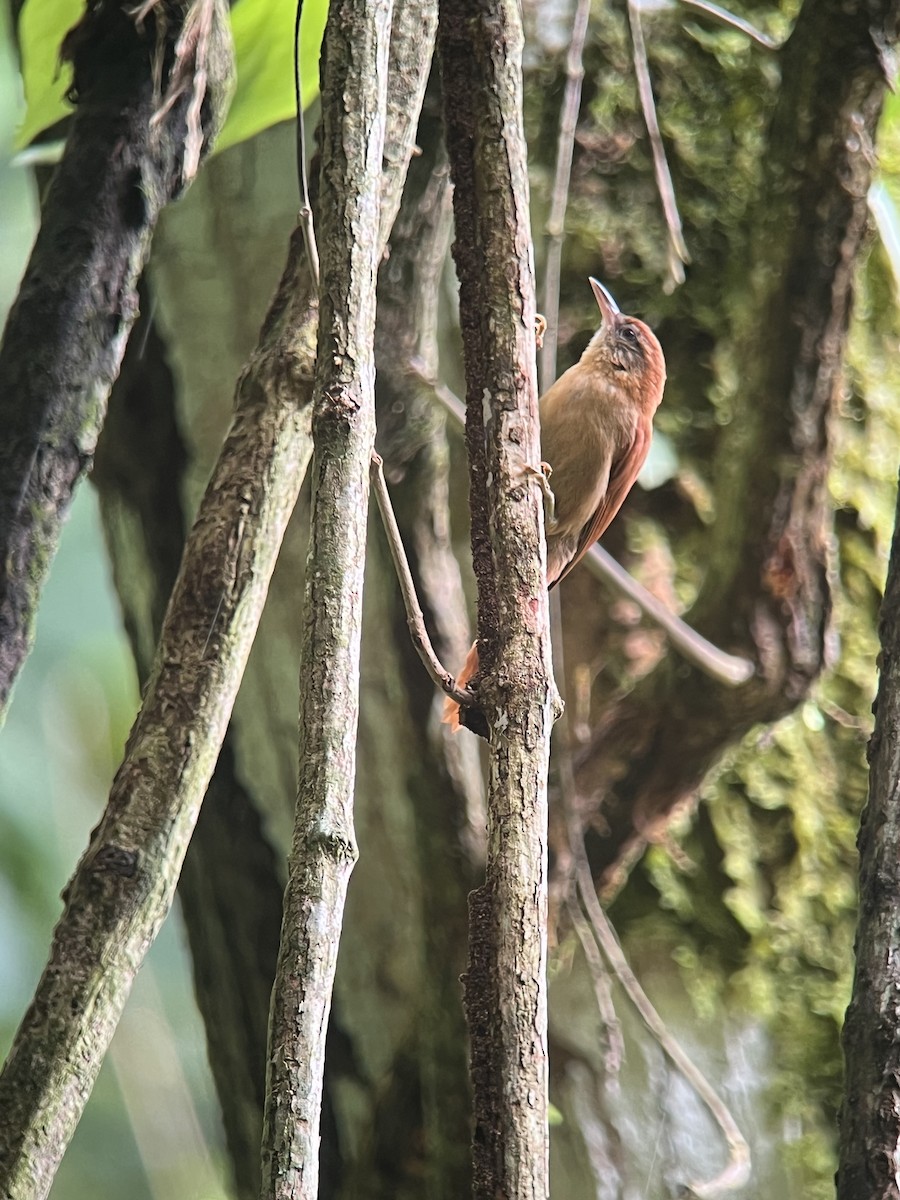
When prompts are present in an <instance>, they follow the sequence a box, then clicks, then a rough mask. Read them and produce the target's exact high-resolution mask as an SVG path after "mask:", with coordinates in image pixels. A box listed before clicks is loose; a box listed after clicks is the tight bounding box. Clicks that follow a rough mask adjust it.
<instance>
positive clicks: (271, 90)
mask: <svg viewBox="0 0 900 1200" xmlns="http://www.w3.org/2000/svg"><path fill="white" fill-rule="evenodd" d="M83 11H84V4H83V0H26V3H25V5H24V7H23V9H22V12H21V15H20V17H19V43H20V46H21V53H22V77H23V82H24V88H25V102H26V106H27V107H26V112H25V120H24V122H23V124H22V127H21V128H20V130H19V132H18V136H17V138H16V144H17V146H18V148H19V149H21V148H22V147H23V146H27V145H29V144H30V143H31V142H32V141H33V140H34V138H35V137H37V135H38V134H39V133H42V132H43V131H44V130H45V129H49V128H50V126H51V125H54V124H56V122H57V121H60V120H62V118H63V117H65V116H67V115H68V113H70V112H71V111H72V110H71V105H69V104H68V103H67V102H66V100H65V98H64V97H65V93H66V90H67V88H68V87H69V85H70V83H71V79H72V69H71V67H70V66H69V65H66V66H65V67H61V66H60V63H59V47H60V45H61V43H62V40H63V38H64V37H65V35H66V33H67V32H68V31H69V30H70V29H71V28H72V26H73V25H75V24H76V22H77V21H78V20H79V19H80V17H81V14H82V13H83ZM296 11H297V7H296V0H238V3H237V4H235V5H234V7H233V8H232V10H231V28H232V32H233V34H234V43H235V55H236V58H237V90H236V92H235V96H234V100H233V101H232V104H231V111H230V112H229V114H228V119H227V121H226V122H225V127H224V129H223V130H222V133H221V134H220V136H219V140H218V143H217V145H216V149H217V150H224V149H225V148H226V147H227V146H234V145H236V144H237V143H238V142H242V141H245V140H246V139H247V138H250V137H253V135H254V134H256V133H259V132H260V131H261V130H263V129H267V128H268V127H269V126H270V125H275V124H277V123H278V122H279V121H287V120H290V119H291V118H292V117H293V116H294V20H295V17H296ZM327 13H328V0H304V4H303V20H302V22H301V28H300V77H301V82H302V101H303V107H304V108H307V107H308V106H309V104H311V103H312V101H313V100H315V99H316V97H317V96H318V94H319V47H320V46H321V43H322V33H323V30H324V28H325V18H326V15H327Z"/></svg>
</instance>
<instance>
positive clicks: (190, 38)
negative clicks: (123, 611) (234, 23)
mask: <svg viewBox="0 0 900 1200" xmlns="http://www.w3.org/2000/svg"><path fill="white" fill-rule="evenodd" d="M146 16H147V19H146V20H145V21H144V22H141V21H140V20H139V18H138V17H137V16H136V15H134V14H128V12H127V11H126V6H123V5H121V4H119V3H115V2H113V0H104V2H103V3H99V4H94V5H91V6H90V8H89V10H88V15H87V16H85V18H84V19H83V20H82V22H81V23H80V24H79V25H78V26H76V28H75V29H74V30H72V32H71V33H70V34H69V35H68V37H67V38H66V42H65V45H64V47H63V52H64V53H65V54H66V55H67V56H69V57H71V59H72V62H73V65H74V74H75V88H76V89H77V96H78V104H77V108H76V111H75V116H74V118H73V119H72V124H71V130H70V133H69V137H68V141H67V143H66V149H65V153H64V155H63V159H62V162H61V163H60V165H59V168H58V169H57V171H56V174H55V175H54V178H53V183H52V185H51V187H50V191H49V193H48V195H47V199H46V202H45V205H44V212H43V218H42V221H41V229H40V232H39V234H38V238H37V241H36V243H35V246H34V250H33V251H32V254H31V260H30V262H29V264H28V269H27V271H26V274H25V278H24V280H23V283H22V286H21V289H20V291H19V296H18V298H17V300H16V303H15V304H14V306H13V308H12V311H11V312H10V315H9V321H8V323H7V327H6V331H5V334H4V337H3V342H2V345H0V564H2V565H0V723H2V721H3V717H4V715H5V712H6V709H7V707H8V705H9V702H10V698H11V693H12V688H13V684H14V683H15V680H16V677H17V675H18V673H19V670H20V669H21V666H22V664H23V662H24V661H25V658H26V656H27V654H28V651H29V649H30V646H31V641H32V637H33V631H34V620H35V614H36V611H37V606H38V601H39V599H40V594H41V590H42V588H43V584H44V580H45V579H46V575H47V571H48V570H49V566H50V562H51V560H52V558H53V555H54V554H55V552H56V546H57V543H58V541H59V533H60V528H61V525H62V522H63V520H64V518H65V515H66V513H67V511H68V507H69V503H70V501H71V498H72V494H73V492H74V489H75V487H76V486H77V484H78V483H79V482H80V480H81V479H82V477H83V475H84V474H85V472H86V471H87V469H88V468H89V466H90V464H91V460H92V458H93V454H94V448H95V446H96V443H97V435H98V433H99V431H100V427H101V425H102V423H103V417H104V414H105V411H106V402H107V398H108V395H109V389H110V387H111V386H112V383H113V380H114V379H115V377H116V375H117V374H118V371H119V366H120V364H121V361H122V355H123V353H124V350H125V343H126V342H127V340H128V334H129V332H130V330H131V326H132V324H133V322H134V319H135V317H136V316H137V311H138V310H137V292H136V288H137V281H138V278H139V276H140V273H141V270H142V268H143V265H144V261H145V259H146V256H147V252H148V250H149V247H150V239H151V237H152V234H153V230H154V228H155V226H156V222H157V219H158V217H159V214H160V212H161V210H162V208H163V207H164V205H165V204H167V203H168V202H169V201H170V200H172V199H174V198H175V197H176V196H178V195H179V194H180V193H181V192H182V190H183V188H184V185H185V183H186V182H187V181H188V179H189V178H190V176H191V171H192V169H193V168H194V167H195V165H196V161H199V158H200V155H201V153H205V151H206V150H208V149H209V146H210V144H211V140H212V139H213V138H214V136H215V134H216V132H217V131H218V128H219V126H220V125H221V122H222V120H223V118H224V115H225V111H226V109H227V103H228V98H229V93H230V81H231V72H232V60H231V37H230V33H229V30H228V19H227V14H226V7H225V5H224V3H221V2H220V0H216V3H215V5H214V6H213V5H212V4H211V0H193V2H188V0H179V2H178V3H175V4H172V5H169V6H168V7H167V14H166V17H165V19H163V18H162V17H161V16H159V15H158V14H156V13H154V12H152V11H151V12H148V13H147V14H146ZM183 39H184V40H183ZM188 43H190V44H188ZM157 66H158V67H159V70H160V71H161V77H160V78H157ZM160 86H163V87H165V88H166V89H168V88H169V87H170V86H174V87H175V90H174V92H173V94H172V97H171V100H170V101H168V102H167V106H166V107H165V110H164V111H161V110H160V108H159V104H160ZM188 143H190V145H188ZM61 247H64V248H65V250H64V253H61V249H60V248H61Z"/></svg>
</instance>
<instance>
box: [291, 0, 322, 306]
mask: <svg viewBox="0 0 900 1200" xmlns="http://www.w3.org/2000/svg"><path fill="white" fill-rule="evenodd" d="M302 17H303V0H297V14H296V17H295V19H294V107H295V108H296V111H297V186H298V187H299V189H300V214H299V217H300V228H301V229H302V230H303V237H304V240H305V242H306V253H307V254H308V255H309V269H310V273H311V274H312V277H313V279H314V280H315V282H316V286H318V283H319V247H318V246H317V245H316V230H315V224H314V222H313V210H312V204H311V203H310V199H309V175H308V171H307V165H306V116H305V114H304V112H303V87H302V80H301V78H300V21H301V19H302Z"/></svg>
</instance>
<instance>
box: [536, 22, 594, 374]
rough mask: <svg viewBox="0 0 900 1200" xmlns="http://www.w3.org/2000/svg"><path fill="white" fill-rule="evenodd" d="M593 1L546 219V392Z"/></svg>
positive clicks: (567, 99)
mask: <svg viewBox="0 0 900 1200" xmlns="http://www.w3.org/2000/svg"><path fill="white" fill-rule="evenodd" d="M590 14H591V0H578V2H577V4H576V6H575V19H574V21H573V23H572V39H571V41H570V42H569V50H568V53H567V55H566V89H565V92H564V94H563V103H562V109H561V111H560V115H559V137H558V139H557V146H556V172H555V174H554V177H553V194H552V196H551V199H550V213H549V215H548V217H547V230H546V232H547V264H546V267H545V270H544V303H543V307H544V316H545V318H546V320H547V327H546V330H545V331H544V344H543V349H542V353H541V391H542V392H546V391H547V389H548V388H549V387H550V385H551V384H552V383H553V382H554V381H555V380H556V347H557V337H558V325H559V276H560V264H561V262H562V248H563V234H564V232H565V224H566V206H567V204H568V200H569V180H570V178H571V175H572V154H573V151H574V147H575V127H576V125H577V124H578V113H579V110H580V108H581V84H582V81H583V79H584V64H583V61H582V58H583V55H584V40H585V37H586V36H587V27H588V18H589V17H590Z"/></svg>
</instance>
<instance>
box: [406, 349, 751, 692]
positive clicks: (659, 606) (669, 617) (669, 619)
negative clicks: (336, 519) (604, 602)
mask: <svg viewBox="0 0 900 1200" xmlns="http://www.w3.org/2000/svg"><path fill="white" fill-rule="evenodd" d="M422 366H423V364H422V363H421V361H420V360H419V359H415V358H413V359H411V360H410V364H409V367H410V370H411V371H412V372H413V374H414V375H415V376H416V377H417V378H418V379H420V380H421V382H422V383H423V384H424V386H425V387H427V388H428V389H429V390H430V391H431V394H432V396H433V397H434V399H435V400H438V401H440V403H441V404H443V405H444V407H445V408H446V409H447V411H448V412H449V413H451V414H452V415H453V416H454V417H456V419H457V420H458V421H460V422H462V421H464V420H465V406H464V405H463V402H462V401H461V400H460V398H459V397H458V396H457V395H456V394H455V393H454V392H452V391H451V390H450V388H448V387H447V385H446V384H444V383H441V382H438V381H435V380H434V379H431V378H430V377H429V376H428V375H427V374H426V373H425V372H424V371H423V369H422ZM584 562H585V564H586V565H587V566H588V567H589V568H590V570H591V571H593V573H594V575H595V576H596V577H597V578H598V579H600V580H602V581H603V582H604V583H605V584H607V585H608V586H610V587H613V588H615V590H616V591H618V592H621V593H622V594H623V595H625V596H627V597H628V599H629V600H632V601H633V602H634V603H635V604H636V605H637V606H638V608H640V610H641V612H642V613H644V615H645V616H646V617H649V618H650V620H651V621H653V622H655V624H657V625H658V626H659V627H660V629H662V631H663V632H664V633H665V634H666V636H667V637H668V639H669V641H670V642H671V644H672V646H673V647H674V648H675V649H676V650H677V651H678V652H679V654H681V655H682V656H683V657H684V658H686V659H687V660H688V661H689V662H692V663H693V664H694V666H695V667H698V668H699V669H700V670H701V671H703V672H704V674H706V675H709V676H710V678H711V679H715V680H717V681H718V682H719V683H724V684H726V685H727V686H728V687H738V686H739V685H740V684H742V683H746V682H747V680H748V679H750V678H751V677H752V676H753V674H754V673H755V671H756V667H755V666H754V665H753V663H752V662H751V661H750V660H749V659H747V658H740V657H739V656H737V655H735V654H726V653H725V651H724V650H720V649H719V648H718V647H717V646H714V645H713V644H712V642H708V641H707V640H706V638H705V637H703V636H702V634H699V633H697V631H696V630H695V629H691V627H690V625H688V624H686V623H685V622H684V621H682V619H681V617H679V616H678V615H677V614H676V613H673V612H672V611H671V609H669V608H666V606H665V604H663V603H662V601H661V600H657V598H656V596H654V595H652V594H651V593H650V592H648V591H647V589H646V588H645V587H644V586H643V585H642V584H640V583H638V581H637V580H636V579H634V578H633V576H631V575H630V574H629V573H628V571H626V570H625V568H624V567H623V566H620V565H619V563H617V562H616V560H615V559H614V558H613V556H612V555H611V554H609V553H608V552H607V551H606V550H604V549H603V548H602V547H601V546H599V545H596V546H593V547H592V548H591V549H590V550H589V551H588V553H587V555H586V556H585V559H584Z"/></svg>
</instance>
